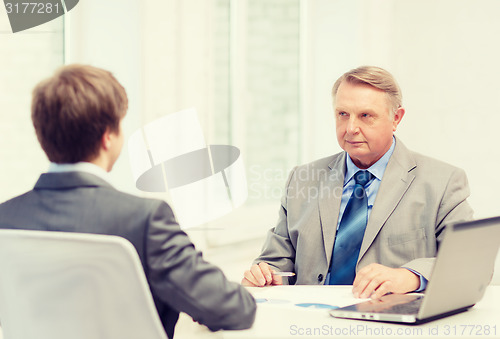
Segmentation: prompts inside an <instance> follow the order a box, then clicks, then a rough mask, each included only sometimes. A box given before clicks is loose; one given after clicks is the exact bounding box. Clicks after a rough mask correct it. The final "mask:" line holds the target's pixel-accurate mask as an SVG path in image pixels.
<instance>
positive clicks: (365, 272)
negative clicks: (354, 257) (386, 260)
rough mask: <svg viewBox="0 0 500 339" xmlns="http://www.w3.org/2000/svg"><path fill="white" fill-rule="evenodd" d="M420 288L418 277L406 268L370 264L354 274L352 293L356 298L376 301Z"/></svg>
mask: <svg viewBox="0 0 500 339" xmlns="http://www.w3.org/2000/svg"><path fill="white" fill-rule="evenodd" d="M419 287H420V277H419V276H418V275H416V274H415V273H413V272H412V271H410V270H407V269H406V268H391V267H387V266H384V265H380V264H370V265H368V266H365V267H363V268H362V269H361V270H359V272H358V273H357V274H356V278H355V279H354V283H353V288H352V293H353V294H354V296H355V297H356V298H372V299H377V298H380V297H381V296H383V295H385V294H387V293H389V292H392V293H407V292H412V291H415V290H416V289H418V288H419Z"/></svg>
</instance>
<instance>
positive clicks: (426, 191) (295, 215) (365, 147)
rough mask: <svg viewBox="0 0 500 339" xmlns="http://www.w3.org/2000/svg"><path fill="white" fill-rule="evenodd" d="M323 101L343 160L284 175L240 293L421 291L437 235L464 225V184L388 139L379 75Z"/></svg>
mask: <svg viewBox="0 0 500 339" xmlns="http://www.w3.org/2000/svg"><path fill="white" fill-rule="evenodd" d="M332 96H333V102H334V112H335V122H336V132H337V140H338V143H339V145H340V147H342V149H343V150H344V152H341V153H338V154H335V155H333V156H330V157H327V158H324V159H320V160H317V161H314V162H312V163H310V164H306V165H302V166H298V167H296V168H294V169H293V170H292V172H291V174H290V176H289V178H288V181H287V184H286V192H285V194H284V196H283V199H282V203H281V209H280V213H279V220H278V224H277V225H276V227H274V228H272V229H271V230H270V231H269V233H268V236H267V239H266V242H265V244H264V247H263V249H262V253H261V254H260V256H259V257H258V258H257V259H256V261H255V264H254V265H253V266H252V267H251V269H250V270H248V271H246V272H245V274H244V278H243V281H242V284H244V285H252V286H264V285H279V284H282V283H291V284H293V283H296V284H333V285H351V284H352V285H353V293H354V295H355V296H356V297H361V298H366V297H370V296H371V297H372V298H378V297H380V296H382V295H384V294H386V293H389V292H393V293H406V292H410V291H421V290H424V289H425V286H426V284H427V281H428V279H429V278H430V273H431V269H432V266H433V263H434V258H435V256H436V253H437V250H438V247H439V243H440V241H441V240H442V237H443V231H444V229H445V228H446V225H448V224H450V223H453V222H456V221H459V220H466V219H471V218H472V209H471V208H470V206H469V204H468V203H467V197H468V196H469V187H468V183H467V178H466V175H465V173H464V172H463V171H462V170H461V169H458V168H456V167H453V166H451V165H448V164H446V163H443V162H441V161H438V160H435V159H431V158H429V157H426V156H423V155H420V154H417V153H414V152H412V151H410V150H408V149H407V148H406V147H405V146H404V144H403V143H402V142H401V141H400V140H399V139H398V138H396V137H395V136H394V132H395V131H396V129H397V127H398V125H399V123H400V122H401V120H402V119H403V116H404V114H405V110H404V108H403V107H402V95H401V91H400V89H399V86H398V85H397V83H396V81H395V79H394V78H393V77H392V75H391V74H390V73H389V72H387V71H386V70H383V69H381V68H378V67H372V66H365V67H359V68H357V69H354V70H351V71H349V72H347V73H345V74H344V75H342V76H341V77H340V78H339V79H338V80H337V81H336V82H335V84H334V86H333V89H332ZM276 271H292V272H294V273H295V274H296V275H295V276H294V277H291V278H289V279H288V280H283V279H284V278H282V277H281V276H278V275H277V274H275V272H276Z"/></svg>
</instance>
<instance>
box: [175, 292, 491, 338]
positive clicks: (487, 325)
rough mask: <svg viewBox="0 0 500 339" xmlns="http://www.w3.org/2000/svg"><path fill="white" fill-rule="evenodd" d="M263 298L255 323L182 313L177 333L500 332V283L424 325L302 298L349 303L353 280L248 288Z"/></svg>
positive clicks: (415, 335)
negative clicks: (215, 327)
mask: <svg viewBox="0 0 500 339" xmlns="http://www.w3.org/2000/svg"><path fill="white" fill-rule="evenodd" d="M249 291H250V292H251V293H252V294H253V295H254V297H255V298H256V299H267V300H268V301H267V302H261V303H258V304H257V305H258V307H257V316H256V319H255V323H254V325H253V327H252V328H251V329H249V330H244V331H219V332H215V333H212V332H210V331H208V330H207V329H206V328H205V327H203V326H200V325H197V324H196V323H194V322H193V321H192V320H190V318H188V317H187V316H183V317H181V319H180V321H179V323H178V326H177V329H176V332H175V339H183V338H235V339H243V338H350V337H354V338H390V337H392V338H399V337H407V338H500V286H489V287H488V290H487V291H486V294H485V296H484V298H483V299H482V300H481V301H480V302H479V303H477V304H476V306H475V307H473V308H472V309H471V310H469V311H467V312H465V313H460V314H456V315H453V316H450V317H446V318H442V319H439V320H435V321H432V322H429V323H426V324H422V325H417V326H413V325H396V324H388V323H380V322H369V321H359V320H347V319H337V318H333V317H330V316H329V314H328V311H327V310H325V309H311V308H303V307H298V306H296V304H298V303H321V304H329V305H335V306H346V305H350V304H353V303H356V302H360V301H362V300H359V299H355V298H354V297H353V296H352V293H351V287H350V286H275V287H264V288H249Z"/></svg>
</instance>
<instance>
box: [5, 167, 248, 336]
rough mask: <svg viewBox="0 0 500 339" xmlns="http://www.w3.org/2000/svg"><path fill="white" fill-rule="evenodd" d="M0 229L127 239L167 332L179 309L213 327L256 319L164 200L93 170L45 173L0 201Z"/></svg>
mask: <svg viewBox="0 0 500 339" xmlns="http://www.w3.org/2000/svg"><path fill="white" fill-rule="evenodd" d="M193 213H196V211H193ZM0 228H12V229H33V230H48V231H66V232H82V233H96V234H110V235H117V236H121V237H123V238H125V239H128V240H129V241H130V242H131V243H132V244H133V245H134V246H135V248H136V250H137V253H138V254H139V257H140V259H141V262H142V265H143V267H144V271H145V273H146V277H147V280H148V282H149V285H150V288H151V291H152V294H153V297H154V301H155V304H156V308H157V310H158V313H159V315H160V319H161V321H162V323H163V326H164V327H165V330H166V332H167V335H168V336H169V337H170V338H172V336H173V333H174V326H175V323H176V322H177V318H178V315H179V312H186V313H187V314H189V315H190V316H191V317H193V319H194V320H196V321H198V322H200V323H202V324H204V325H206V326H208V327H209V328H210V329H212V330H218V329H243V328H248V327H250V326H251V325H252V323H253V320H254V317H255V310H256V306H255V301H254V299H253V297H252V296H251V295H250V294H249V293H248V292H247V291H246V290H244V288H242V287H241V286H240V285H239V284H236V283H232V282H229V281H227V280H226V278H225V276H224V274H223V273H222V272H221V271H220V270H219V269H218V268H217V267H215V266H213V265H211V264H209V263H207V262H206V261H204V260H203V258H202V255H201V253H199V252H197V251H196V250H195V248H194V245H193V244H192V243H191V241H190V240H189V238H188V236H187V235H186V234H185V233H184V232H183V231H182V230H181V229H180V228H179V225H178V224H177V222H176V220H175V217H174V215H173V213H172V210H171V209H170V207H169V206H168V205H167V204H166V203H165V202H163V201H160V200H154V199H143V198H139V197H135V196H132V195H129V194H125V193H122V192H119V191H117V190H116V189H114V188H113V187H111V186H110V185H109V184H108V183H107V182H105V181H104V180H102V179H101V178H99V177H97V176H95V175H92V174H89V173H83V172H67V173H46V174H42V175H41V177H40V179H39V180H38V182H37V183H36V185H35V187H34V189H33V190H32V191H29V192H27V193H25V194H23V195H21V196H19V197H16V198H14V199H12V200H9V201H7V202H5V203H3V204H1V205H0ZM123 297H124V298H127V296H126V295H124V296H123Z"/></svg>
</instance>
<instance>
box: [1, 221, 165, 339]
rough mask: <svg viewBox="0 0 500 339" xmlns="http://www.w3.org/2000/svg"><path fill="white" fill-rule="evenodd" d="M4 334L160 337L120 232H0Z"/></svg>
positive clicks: (43, 338)
mask: <svg viewBox="0 0 500 339" xmlns="http://www.w3.org/2000/svg"><path fill="white" fill-rule="evenodd" d="M0 323H1V327H2V330H3V337H4V339H34V338H36V339H99V338H102V339H127V338H130V339H132V338H133V339H138V338H141V339H167V335H166V334H165V331H164V329H163V326H162V324H161V321H160V319H159V317H158V313H157V311H156V308H155V305H154V302H153V298H152V296H151V292H150V290H149V286H148V283H147V281H146V277H145V275H144V271H143V268H142V265H141V262H140V260H139V256H138V255H137V252H136V250H135V248H134V247H133V245H132V244H131V243H130V242H129V241H127V240H125V239H123V238H121V237H116V236H109V235H95V234H82V233H65V232H43V231H25V230H0Z"/></svg>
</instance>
